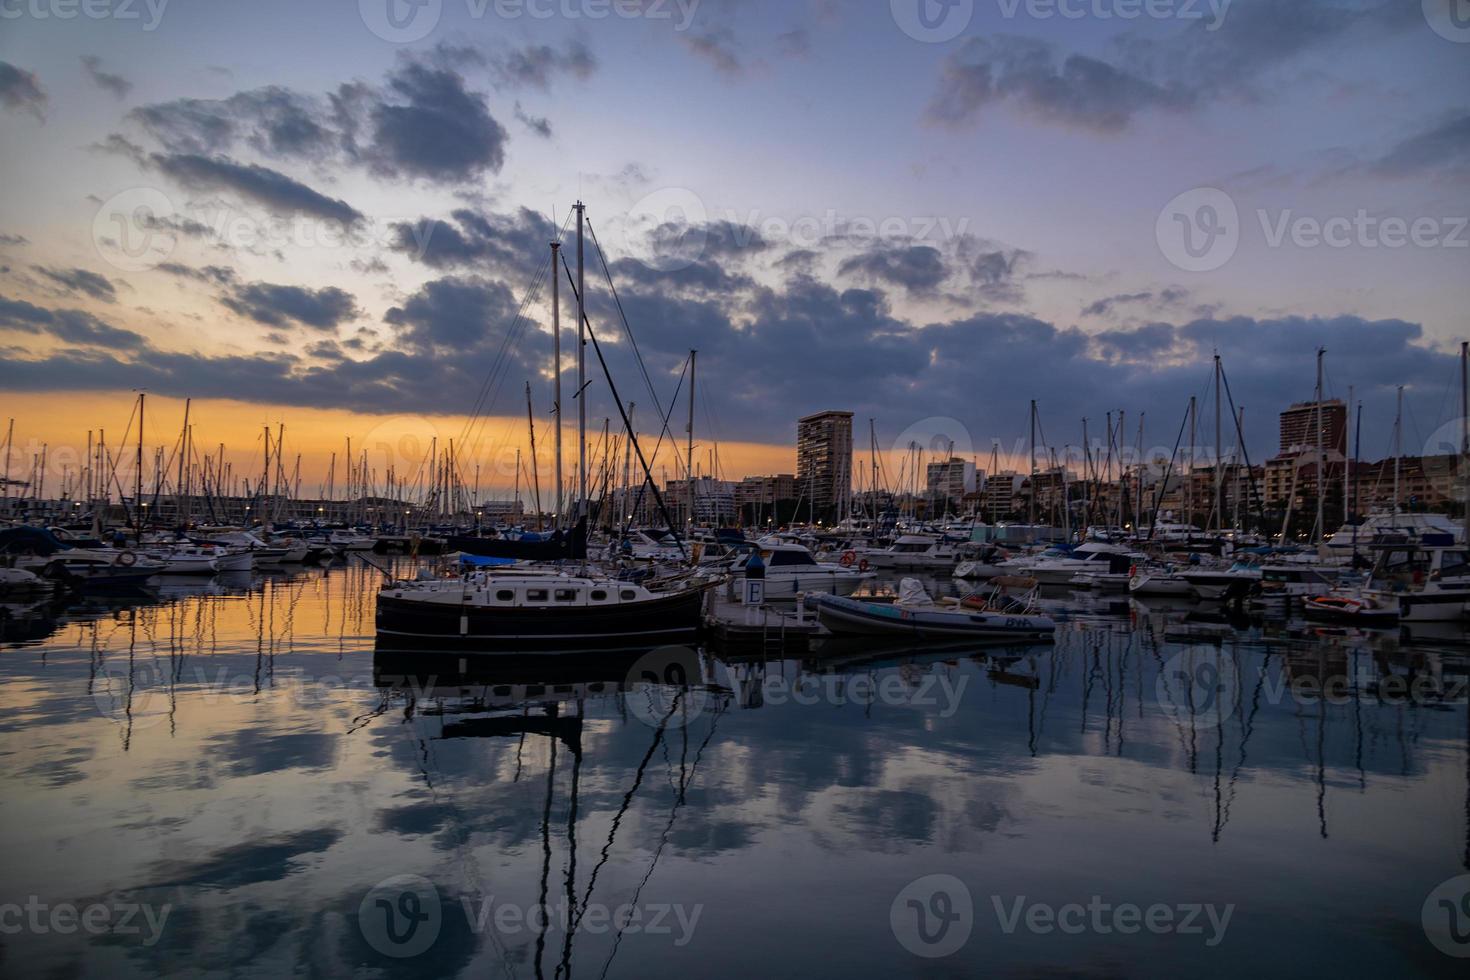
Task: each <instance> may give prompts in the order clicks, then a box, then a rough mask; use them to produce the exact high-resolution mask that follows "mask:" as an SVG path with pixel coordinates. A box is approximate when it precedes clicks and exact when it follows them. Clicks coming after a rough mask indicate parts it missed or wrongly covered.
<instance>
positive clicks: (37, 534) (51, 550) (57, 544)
mask: <svg viewBox="0 0 1470 980" xmlns="http://www.w3.org/2000/svg"><path fill="white" fill-rule="evenodd" d="M70 548H71V545H69V544H67V543H66V542H64V541H62V540H61V539H59V538H58V537H56V535H54V534H52V533H51V532H50V531H48V530H46V529H45V528H43V527H26V526H24V525H22V526H21V527H8V528H5V529H4V530H0V555H19V554H32V555H41V556H42V557H49V556H50V555H54V554H56V553H57V552H58V551H67V550H70Z"/></svg>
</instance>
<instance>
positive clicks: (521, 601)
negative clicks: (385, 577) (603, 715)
mask: <svg viewBox="0 0 1470 980" xmlns="http://www.w3.org/2000/svg"><path fill="white" fill-rule="evenodd" d="M711 584H713V583H712V582H706V581H697V582H692V583H687V584H685V585H684V586H683V587H678V588H671V589H669V590H668V591H652V590H650V589H649V588H647V587H645V586H643V585H639V584H634V583H631V582H621V581H618V580H616V579H610V578H604V577H599V576H584V575H571V574H565V573H558V572H552V571H546V570H535V571H529V570H528V571H524V572H517V573H510V574H507V573H504V572H501V571H498V570H485V571H477V572H468V573H466V574H464V575H462V576H458V577H455V578H451V579H434V580H430V581H425V582H419V581H408V582H395V583H393V584H391V585H388V586H386V587H385V588H383V590H382V591H380V592H379V593H378V603H377V633H378V638H379V642H380V644H381V643H385V642H386V643H389V644H407V645H412V646H426V647H433V648H439V649H447V648H453V649H471V650H475V651H480V652H486V653H490V652H501V653H504V652H527V651H558V652H571V651H590V650H604V649H610V648H617V647H621V648H627V647H642V646H658V645H662V644H672V643H681V642H689V641H691V640H694V639H695V638H697V636H698V634H699V630H700V627H701V625H702V622H703V609H704V593H705V591H706V589H707V588H708V587H709V586H710V585H711Z"/></svg>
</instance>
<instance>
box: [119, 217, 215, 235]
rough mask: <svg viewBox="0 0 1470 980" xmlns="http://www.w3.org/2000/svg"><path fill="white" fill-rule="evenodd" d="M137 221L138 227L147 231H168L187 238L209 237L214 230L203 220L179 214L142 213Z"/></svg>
mask: <svg viewBox="0 0 1470 980" xmlns="http://www.w3.org/2000/svg"><path fill="white" fill-rule="evenodd" d="M137 221H138V224H139V226H140V227H142V228H145V229H147V230H149V231H169V232H174V233H175V234H179V235H186V236H188V237H189V238H209V237H211V236H212V235H213V234H214V230H213V229H211V228H210V227H209V226H208V225H206V224H205V223H204V222H202V221H196V220H194V219H193V218H189V217H185V216H184V215H181V214H178V215H174V214H168V215H156V214H144V215H141V216H139V217H138V219H137Z"/></svg>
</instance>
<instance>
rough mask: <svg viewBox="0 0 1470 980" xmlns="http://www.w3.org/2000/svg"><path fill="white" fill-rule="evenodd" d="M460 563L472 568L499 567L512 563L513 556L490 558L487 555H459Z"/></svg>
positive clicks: (513, 562)
mask: <svg viewBox="0 0 1470 980" xmlns="http://www.w3.org/2000/svg"><path fill="white" fill-rule="evenodd" d="M459 562H460V564H461V565H469V566H471V567H473V568H499V567H500V566H502V565H514V564H515V563H516V559H514V558H491V557H490V556H488V555H460V556H459Z"/></svg>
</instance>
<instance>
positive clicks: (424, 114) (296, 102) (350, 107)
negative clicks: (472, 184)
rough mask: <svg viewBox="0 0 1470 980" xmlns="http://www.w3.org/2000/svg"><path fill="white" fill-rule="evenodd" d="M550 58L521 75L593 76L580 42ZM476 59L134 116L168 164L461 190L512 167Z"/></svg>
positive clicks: (424, 58) (156, 107) (426, 61)
mask: <svg viewBox="0 0 1470 980" xmlns="http://www.w3.org/2000/svg"><path fill="white" fill-rule="evenodd" d="M548 50H549V51H550V49H548ZM549 57H550V61H541V60H538V59H537V57H535V56H529V55H528V56H526V58H525V59H524V60H522V61H519V62H517V66H518V70H519V71H521V72H529V73H531V74H530V75H529V76H528V77H530V78H535V77H537V76H536V74H535V73H536V72H537V71H541V72H552V71H568V72H572V73H574V74H579V73H582V72H584V71H590V70H591V67H590V62H589V60H588V59H590V57H591V56H590V54H586V52H585V49H584V48H580V47H579V46H576V45H572V46H569V47H567V48H566V49H563V50H560V51H551V53H550V56H549ZM476 58H478V56H477V55H475V54H474V53H473V52H471V51H469V49H451V48H446V47H443V46H441V47H439V48H435V49H432V50H431V51H429V52H427V53H425V54H423V55H421V56H419V57H417V58H414V57H405V58H404V59H403V60H402V61H401V62H400V64H399V65H398V66H397V67H396V68H395V69H394V70H393V71H392V72H390V73H389V75H388V76H387V78H386V80H385V83H384V84H383V85H381V86H374V85H369V84H367V83H364V82H352V83H348V84H344V85H341V86H339V87H338V88H337V89H336V90H335V91H332V92H329V93H327V94H325V95H323V96H317V95H310V94H306V93H302V92H297V91H294V90H291V89H288V88H284V87H281V86H268V87H265V88H260V89H252V90H248V91H243V92H237V93H235V94H234V95H231V96H229V97H228V98H225V99H194V98H185V99H175V100H173V101H171V102H161V103H156V104H153V105H147V106H142V107H139V108H137V109H135V110H134V111H133V112H132V113H131V114H130V117H131V118H132V119H133V120H134V121H135V122H137V123H138V124H139V125H141V126H142V127H143V129H144V130H145V131H146V132H147V133H148V134H149V136H151V137H152V138H153V139H154V140H156V141H157V142H158V143H159V144H160V145H161V146H162V147H163V149H164V150H165V151H166V152H165V154H163V157H164V158H165V159H176V158H183V159H189V160H196V159H210V160H219V159H224V158H225V157H224V155H226V154H231V153H234V152H235V151H236V150H237V149H238V148H240V147H248V148H249V149H250V150H252V151H253V152H254V153H256V154H259V155H260V156H262V157H265V158H267V159H269V160H282V161H290V162H293V163H311V164H313V165H317V166H321V165H324V164H330V163H336V164H342V165H360V166H365V167H367V168H368V169H370V170H372V171H373V172H375V173H377V174H379V175H383V176H391V177H406V178H422V179H426V180H431V181H436V182H442V183H457V182H460V181H463V180H469V179H474V178H477V177H480V176H483V175H484V174H486V173H496V172H498V171H499V170H500V168H501V167H502V166H503V164H504V162H505V145H506V142H507V139H508V137H507V134H506V132H505V130H504V128H503V127H502V126H501V125H500V123H499V122H497V121H496V120H495V118H494V117H493V116H491V114H490V111H489V109H488V107H487V104H486V101H485V97H484V96H483V95H481V94H479V93H476V92H471V91H470V90H469V89H468V88H467V86H466V82H465V79H464V76H463V75H461V74H460V73H459V71H457V70H456V67H455V66H456V65H461V64H465V63H467V62H473V61H474V60H475V59H476ZM538 66H539V67H538ZM547 77H549V76H547ZM237 166H238V165H237ZM271 172H272V173H275V171H271ZM281 176H282V177H283V179H290V178H284V175H281Z"/></svg>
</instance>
